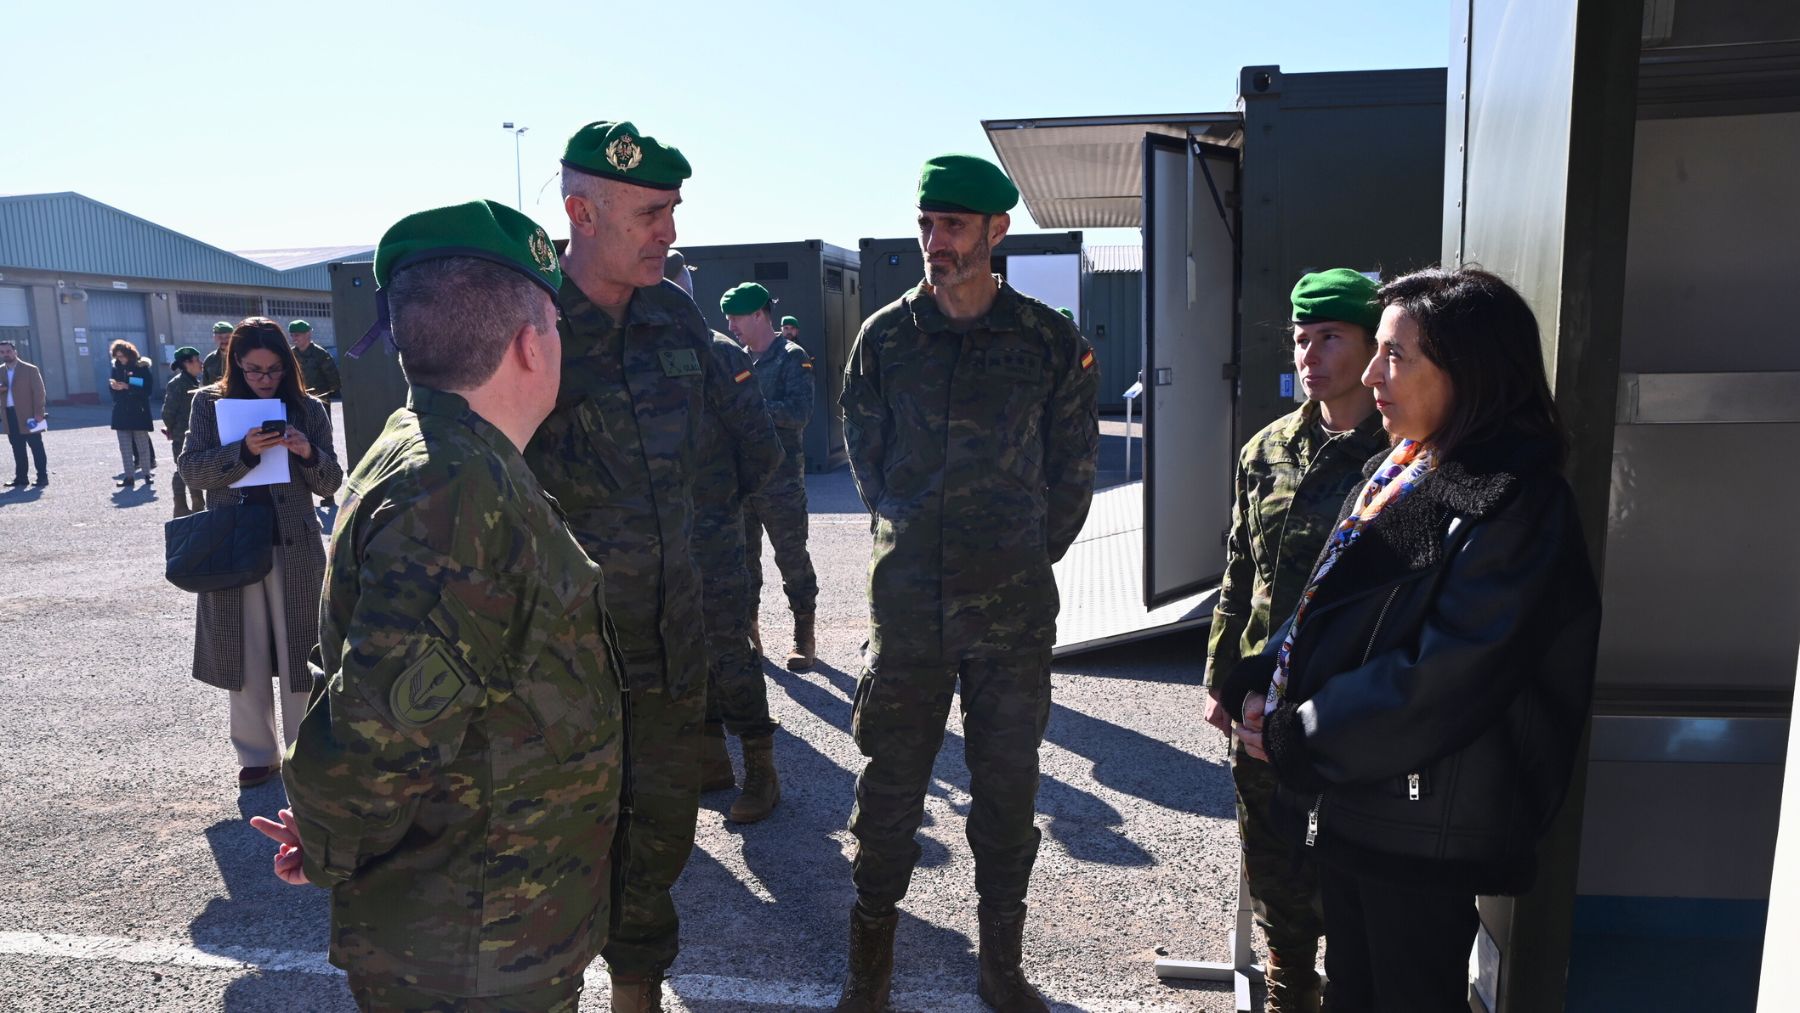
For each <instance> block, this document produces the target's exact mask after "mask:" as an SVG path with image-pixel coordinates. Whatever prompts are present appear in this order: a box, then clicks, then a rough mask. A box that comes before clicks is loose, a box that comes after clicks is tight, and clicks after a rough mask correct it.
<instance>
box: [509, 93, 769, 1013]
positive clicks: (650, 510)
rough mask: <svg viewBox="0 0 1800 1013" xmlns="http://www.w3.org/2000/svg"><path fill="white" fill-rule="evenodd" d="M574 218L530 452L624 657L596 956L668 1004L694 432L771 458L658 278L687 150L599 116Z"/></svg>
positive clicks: (575, 158)
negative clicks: (595, 577) (550, 408)
mask: <svg viewBox="0 0 1800 1013" xmlns="http://www.w3.org/2000/svg"><path fill="white" fill-rule="evenodd" d="M562 165H563V172H562V189H563V209H564V210H565V211H566V212H567V213H568V216H569V248H568V253H567V255H566V256H565V259H564V261H563V269H564V270H565V271H566V272H567V274H566V276H565V277H564V279H563V283H562V289H561V292H560V294H559V297H558V301H559V303H560V304H561V308H562V314H563V315H562V320H561V322H560V324H559V327H560V330H561V333H562V339H563V365H562V385H561V389H560V392H559V394H558V395H557V400H556V410H555V411H554V412H553V413H551V415H550V418H549V419H548V420H546V421H545V423H544V425H543V427H542V428H541V429H540V430H539V432H538V435H537V437H536V438H535V439H533V440H532V442H531V445H530V447H529V448H527V451H526V458H527V460H529V461H530V463H531V467H532V469H533V470H534V471H535V472H537V475H538V477H539V479H540V480H542V481H543V483H544V486H545V488H546V489H548V490H549V491H550V492H551V493H552V494H554V495H555V496H556V497H557V499H558V500H560V501H561V502H562V505H563V509H564V510H566V511H567V512H568V515H569V521H570V527H571V528H572V529H573V530H574V532H575V535H576V537H577V538H579V539H580V540H581V544H582V546H583V547H584V548H585V549H587V551H588V554H589V555H591V556H593V557H594V559H595V561H597V562H598V563H599V564H600V566H601V568H602V569H603V570H604V571H605V573H606V584H607V587H608V589H609V592H610V594H609V597H610V600H611V602H612V605H613V608H612V618H613V620H614V622H615V623H617V625H618V631H619V645H620V649H621V651H622V653H623V655H624V661H625V688H626V694H627V695H626V700H627V711H626V742H627V746H626V749H627V756H628V760H627V767H626V769H627V775H626V785H625V794H626V798H627V803H626V813H627V815H626V816H625V818H624V819H623V820H622V821H621V825H620V831H619V838H618V842H617V844H616V847H615V852H614V862H615V863H616V864H617V866H618V867H619V868H620V869H623V870H628V874H627V875H624V876H623V877H622V880H623V881H622V883H620V884H618V886H617V888H616V892H615V893H614V896H613V908H612V933H611V939H610V940H609V941H608V943H607V946H606V950H605V957H606V963H607V967H608V968H609V970H610V971H611V974H612V1007H613V1009H614V1010H615V1011H627V1010H628V1011H631V1013H643V1011H648V1010H658V1009H661V1007H662V979H663V975H664V973H665V972H666V971H667V970H668V967H669V965H670V964H672V963H674V961H675V956H676V953H677V952H678V951H679V949H680V930H679V922H678V918H677V916H676V911H675V901H674V898H673V897H672V896H671V895H670V889H671V888H672V887H673V886H674V885H675V880H676V879H677V878H678V877H679V876H680V875H681V870H682V868H683V866H685V865H686V864H687V860H688V854H689V852H691V851H692V850H693V847H694V820H695V817H696V816H697V814H698V812H699V806H700V742H701V728H702V725H704V723H705V720H706V680H707V655H706V640H705V638H704V637H703V636H701V635H699V633H700V631H701V630H703V629H704V617H703V612H702V607H701V602H702V588H701V580H700V571H699V568H698V566H696V564H695V561H694V556H693V552H692V547H691V545H692V539H693V535H694V510H693V500H692V496H693V484H694V480H695V475H694V470H695V467H696V465H697V463H698V450H699V445H700V431H701V428H702V426H703V424H704V423H705V421H706V418H705V416H706V414H707V413H709V412H711V413H716V414H717V416H718V418H719V420H720V421H721V422H722V423H723V424H724V425H725V427H726V429H727V430H728V431H729V432H730V434H731V436H732V437H733V439H734V443H735V446H736V448H737V453H738V454H739V455H740V456H739V459H738V461H737V464H736V470H737V474H738V479H739V482H740V483H741V486H740V487H741V488H743V489H755V488H757V487H758V486H760V485H762V484H763V482H765V481H767V479H768V476H769V474H770V473H771V472H772V471H773V470H774V468H775V466H776V464H777V463H779V453H780V446H779V444H776V443H774V442H773V441H768V442H766V450H765V444H764V443H761V442H759V438H760V434H762V433H765V432H766V430H767V428H768V420H767V418H766V417H765V416H763V415H762V414H761V413H757V414H756V415H754V416H751V415H748V414H746V413H744V412H741V411H739V410H737V409H736V408H735V405H736V403H737V399H736V397H735V394H736V388H737V383H736V381H735V380H734V379H733V378H732V377H731V376H729V375H727V374H726V373H725V371H724V370H723V369H721V368H719V366H718V364H717V362H716V361H715V360H714V358H713V354H712V348H711V346H712V332H711V330H710V329H709V328H708V327H707V326H706V321H705V319H704V318H703V317H702V316H701V315H700V310H699V308H698V307H696V306H695V305H694V301H693V300H692V299H690V298H688V296H687V294H686V293H685V292H683V291H681V289H679V288H677V287H676V286H675V285H674V284H672V283H669V282H666V281H664V280H663V267H664V262H665V259H666V257H667V254H668V251H669V247H670V246H671V245H672V244H673V243H674V242H675V205H676V203H677V202H679V201H680V199H681V183H682V181H683V180H685V179H687V177H688V175H689V173H690V170H689V168H688V162H687V159H686V158H684V157H682V154H681V152H680V151H677V150H676V149H674V148H672V147H666V146H664V145H662V144H659V143H657V141H656V140H655V139H654V138H651V137H646V136H644V135H642V134H640V133H639V132H638V130H637V128H636V127H634V126H632V125H631V124H630V123H626V122H616V123H615V122H596V123H590V124H588V125H587V126H585V127H583V128H581V129H580V130H579V131H577V132H576V133H575V135H574V136H573V137H571V138H570V139H569V142H568V144H567V146H566V147H565V148H564V151H563V158H562Z"/></svg>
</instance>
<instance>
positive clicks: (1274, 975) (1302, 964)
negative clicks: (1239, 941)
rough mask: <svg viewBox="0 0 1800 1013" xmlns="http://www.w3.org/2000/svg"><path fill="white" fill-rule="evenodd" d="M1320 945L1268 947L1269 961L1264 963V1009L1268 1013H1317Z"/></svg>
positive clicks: (1318, 1004)
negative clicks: (1266, 996) (1265, 998)
mask: <svg viewBox="0 0 1800 1013" xmlns="http://www.w3.org/2000/svg"><path fill="white" fill-rule="evenodd" d="M1318 959H1319V947H1318V944H1317V943H1314V944H1313V945H1312V946H1310V947H1306V946H1284V947H1282V948H1281V949H1279V950H1277V949H1276V948H1275V947H1273V946H1271V947H1269V962H1268V963H1267V964H1266V965H1264V973H1263V983H1264V984H1265V985H1267V986H1268V999H1267V1000H1266V1001H1265V1002H1264V1003H1263V1009H1265V1010H1267V1011H1268V1013H1319V1006H1320V999H1321V997H1320V992H1319V969H1318V967H1317V966H1316V962H1317V961H1318Z"/></svg>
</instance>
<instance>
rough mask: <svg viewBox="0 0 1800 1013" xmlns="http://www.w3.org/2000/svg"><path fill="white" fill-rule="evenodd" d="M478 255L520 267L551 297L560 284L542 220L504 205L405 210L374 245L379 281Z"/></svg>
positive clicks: (383, 285) (487, 202)
mask: <svg viewBox="0 0 1800 1013" xmlns="http://www.w3.org/2000/svg"><path fill="white" fill-rule="evenodd" d="M443 257H474V258H476V259H478V260H486V261H489V262H491V263H495V264H499V265H500V266H501V267H505V268H510V269H512V270H514V271H517V272H519V273H520V274H522V275H524V276H525V277H527V278H530V279H531V280H532V281H535V282H537V283H538V284H539V285H542V286H543V287H544V290H545V291H547V292H549V293H550V294H551V295H552V296H554V295H556V291H557V289H559V288H561V287H562V267H561V266H560V264H559V263H558V261H557V259H556V247H554V246H552V245H550V237H549V236H548V235H547V234H545V232H544V230H543V229H542V228H541V227H539V225H538V223H536V222H534V221H532V220H531V219H530V218H527V217H525V216H524V215H522V214H520V213H519V212H517V211H514V210H513V209H512V208H509V207H507V206H506V205H504V204H496V203H494V202H493V201H491V200H476V201H470V202H469V203H467V204H455V205H452V206H450V207H447V208H433V209H432V210H430V211H420V212H418V213H417V214H411V215H407V216H406V217H405V218H402V219H400V220H399V221H397V222H395V223H394V225H393V227H392V228H390V229H388V230H387V233H386V234H385V235H383V236H382V237H381V242H380V243H379V244H378V245H377V246H376V247H375V285H376V287H377V288H387V287H388V285H389V284H391V283H392V282H393V280H394V273H395V272H396V271H399V270H400V269H401V268H403V267H407V266H409V265H412V264H417V263H418V262H420V261H422V260H436V259H440V258H443Z"/></svg>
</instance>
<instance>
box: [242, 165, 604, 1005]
mask: <svg viewBox="0 0 1800 1013" xmlns="http://www.w3.org/2000/svg"><path fill="white" fill-rule="evenodd" d="M375 280H376V284H377V285H379V286H380V287H381V291H382V293H383V295H384V296H385V297H386V299H387V301H388V305H389V306H390V308H391V314H392V320H393V334H394V341H395V344H396V345H397V347H398V348H399V351H400V363H401V367H402V368H403V369H404V370H405V371H406V377H407V382H408V383H409V384H410V385H411V386H410V391H409V393H408V396H407V403H406V407H404V408H402V409H400V410H399V411H396V412H394V414H393V415H392V416H390V417H389V419H388V423H387V427H386V429H385V430H383V432H382V434H381V436H380V438H379V439H377V440H376V441H375V444H374V446H372V447H370V448H369V452H368V453H367V454H365V455H364V457H363V460H362V463H361V464H360V465H359V466H358V467H357V469H356V472H355V473H354V474H353V475H351V477H350V482H349V486H348V488H349V492H348V493H347V494H346V496H345V505H346V508H347V509H346V511H345V516H344V517H343V518H342V519H340V520H339V522H338V525H337V529H336V531H335V532H334V533H333V536H332V553H331V570H330V574H329V579H328V582H327V584H326V585H325V593H324V599H323V612H324V620H323V622H322V624H321V628H320V634H321V636H320V643H319V646H317V647H315V648H314V649H313V655H312V658H313V670H314V674H315V677H314V680H313V695H312V701H311V704H310V706H309V709H308V711H307V714H306V718H305V720H304V721H303V722H302V724H301V729H300V737H299V739H298V741H297V742H296V743H295V744H294V747H293V749H292V752H291V754H290V756H289V757H288V760H287V763H286V764H285V765H284V770H283V779H284V781H285V782H286V786H287V793H288V798H289V799H291V800H292V806H293V807H292V808H291V809H288V810H283V811H282V812H281V814H280V815H281V822H280V823H275V822H273V821H271V820H267V819H263V818H262V817H257V818H255V819H254V820H252V821H251V822H252V823H253V824H254V825H255V826H256V827H257V829H259V830H261V831H262V832H264V833H265V834H268V835H269V836H270V837H272V838H274V839H275V840H276V841H277V842H279V843H280V845H281V847H280V850H279V851H278V852H277V854H276V858H275V871H276V874H277V875H279V876H281V878H283V879H284V880H287V881H288V882H291V883H306V882H311V883H316V884H318V885H320V886H328V887H330V888H331V962H332V963H334V964H336V965H337V966H339V967H341V968H343V969H344V970H345V972H346V973H347V974H348V977H349V985H350V991H351V993H352V994H353V995H354V996H355V997H356V1000H357V1003H358V1005H360V1006H361V1007H362V1008H363V1009H364V1010H381V1011H408V1013H410V1011H426V1010H432V1011H437V1010H450V1009H454V1010H459V1011H473V1013H502V1011H507V1013H512V1011H524V1010H530V1011H534V1013H535V1011H553V1013H574V1011H575V1009H576V1006H577V1003H578V1001H579V996H580V992H581V987H582V975H583V973H584V971H585V970H586V968H587V965H588V964H589V962H591V961H592V960H593V958H594V956H595V955H596V954H597V953H599V951H600V948H601V946H602V944H604V943H605V941H606V932H607V924H608V918H607V915H608V909H607V904H608V890H609V887H610V882H611V879H612V871H613V870H612V869H611V867H610V866H609V865H608V860H607V856H608V855H609V854H610V851H611V847H612V842H613V833H614V828H615V826H616V825H617V819H618V811H619V788H620V781H621V777H620V762H621V758H622V753H623V745H622V742H621V738H622V714H621V711H622V706H621V698H620V690H619V684H618V677H619V673H618V668H617V664H618V663H617V657H618V656H617V653H616V648H615V647H614V645H613V643H612V640H611V636H610V625H609V624H608V622H607V620H606V612H605V590H604V588H603V586H602V583H601V575H600V568H599V567H598V566H596V565H595V564H594V562H593V561H592V560H591V559H589V558H588V557H587V555H586V554H585V553H583V552H582V550H581V546H580V545H579V544H577V543H576V541H575V537H574V535H573V534H571V533H570V531H569V529H568V527H567V526H566V524H565V523H564V522H563V518H562V514H561V511H560V510H559V509H558V508H557V505H556V503H555V502H554V501H553V500H551V499H550V498H549V497H548V496H547V495H545V493H544V491H543V489H542V488H541V487H540V486H539V485H538V482H537V479H536V478H535V477H534V476H533V475H532V473H531V470H530V469H529V468H527V467H526V465H525V459H524V457H523V456H522V454H521V452H520V450H521V448H522V447H523V446H524V445H525V443H526V441H527V440H529V439H530V438H531V434H532V432H533V431H534V430H536V429H537V427H538V424H539V423H540V422H541V421H542V420H543V419H544V417H545V416H546V415H547V414H549V412H550V411H551V409H552V408H553V407H554V406H555V403H556V393H557V379H558V371H559V367H560V363H561V347H560V341H559V339H558V336H557V331H556V303H555V300H554V298H553V297H552V293H554V292H555V291H556V290H557V287H558V285H559V284H560V283H561V281H562V273H561V271H560V270H559V268H558V266H557V260H556V251H555V249H554V248H553V247H552V246H551V245H550V238H549V236H547V235H545V233H544V230H543V229H541V228H539V227H538V226H537V225H536V224H535V223H534V222H532V221H531V220H530V219H528V218H526V217H525V216H524V215H522V214H519V213H518V212H516V211H514V210H513V209H512V208H509V207H505V206H503V205H499V204H494V203H492V202H490V201H474V202H471V203H468V204H462V205H458V206H455V207H447V208H438V209H436V210H432V211H425V212H420V213H419V214H415V215H409V216H408V217H406V218H403V219H401V220H400V221H399V222H398V223H397V224H395V225H394V227H393V228H391V229H389V230H388V232H387V234H386V235H384V236H383V237H382V239H381V243H380V246H379V247H378V248H377V249H376V253H375Z"/></svg>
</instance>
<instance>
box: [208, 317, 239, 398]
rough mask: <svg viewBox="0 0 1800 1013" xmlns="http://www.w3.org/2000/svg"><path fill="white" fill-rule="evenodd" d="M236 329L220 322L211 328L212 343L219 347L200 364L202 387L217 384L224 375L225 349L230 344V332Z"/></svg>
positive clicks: (209, 353) (224, 322)
mask: <svg viewBox="0 0 1800 1013" xmlns="http://www.w3.org/2000/svg"><path fill="white" fill-rule="evenodd" d="M236 329H237V328H235V327H233V326H231V324H230V323H229V322H227V321H224V320H221V321H219V322H218V323H216V324H213V326H212V336H213V343H214V344H216V345H218V346H219V347H217V348H215V349H213V350H212V351H210V352H208V353H206V360H205V361H204V362H202V363H201V364H200V382H201V384H202V385H205V384H209V383H218V382H219V380H220V378H222V377H224V375H225V349H226V347H227V346H229V345H230V344H231V332H232V331H234V330H236Z"/></svg>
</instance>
